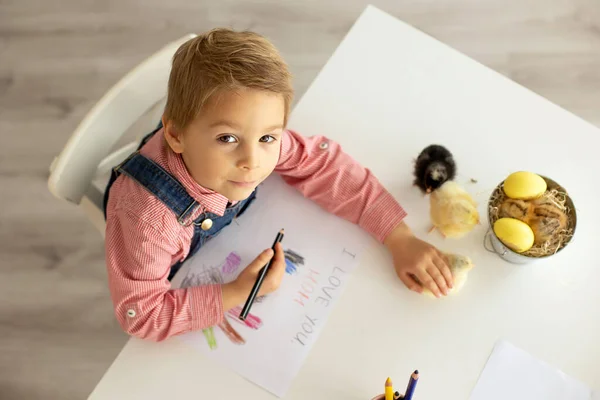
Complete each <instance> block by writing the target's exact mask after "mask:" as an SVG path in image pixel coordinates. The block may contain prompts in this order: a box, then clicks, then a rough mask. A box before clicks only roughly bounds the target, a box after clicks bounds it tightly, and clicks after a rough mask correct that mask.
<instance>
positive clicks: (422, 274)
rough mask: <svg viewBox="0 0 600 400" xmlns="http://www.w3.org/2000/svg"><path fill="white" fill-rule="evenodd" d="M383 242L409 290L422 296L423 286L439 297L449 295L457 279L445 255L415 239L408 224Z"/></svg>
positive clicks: (399, 227) (402, 225) (394, 231)
mask: <svg viewBox="0 0 600 400" xmlns="http://www.w3.org/2000/svg"><path fill="white" fill-rule="evenodd" d="M384 243H385V245H386V247H387V248H388V249H389V250H390V252H391V253H392V257H393V260H394V267H395V269H396V273H397V274H398V277H400V279H401V280H402V282H404V284H405V285H406V286H407V287H408V288H409V289H410V290H414V291H415V292H418V293H422V292H423V288H422V287H421V285H420V284H419V283H421V284H422V285H423V286H425V287H427V288H428V289H429V290H431V292H432V293H433V294H434V295H436V296H437V297H440V296H441V295H442V294H443V295H447V294H448V288H452V286H453V280H454V279H453V277H452V273H451V272H450V268H449V267H448V262H447V260H446V257H445V256H444V254H442V252H440V251H439V250H438V249H436V248H435V247H434V246H432V245H431V244H429V243H427V242H424V241H423V240H421V239H419V238H417V237H416V236H414V235H413V233H412V232H411V231H410V228H409V227H408V226H407V225H406V224H405V223H401V224H400V225H399V226H398V227H397V228H395V229H394V230H393V231H392V232H391V233H390V234H389V235H388V236H387V238H386V239H385V241H384ZM415 278H416V279H417V280H418V281H417V280H415Z"/></svg>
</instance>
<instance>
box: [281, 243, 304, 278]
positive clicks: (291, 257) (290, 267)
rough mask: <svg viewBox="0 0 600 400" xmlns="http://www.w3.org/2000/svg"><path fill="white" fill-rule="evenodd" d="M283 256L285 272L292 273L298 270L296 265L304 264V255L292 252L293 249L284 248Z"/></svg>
mask: <svg viewBox="0 0 600 400" xmlns="http://www.w3.org/2000/svg"><path fill="white" fill-rule="evenodd" d="M283 254H284V256H285V273H286V274H288V275H292V274H294V273H296V271H297V270H298V265H304V257H302V256H301V255H300V254H298V253H296V252H294V251H293V250H289V249H288V250H284V252H283Z"/></svg>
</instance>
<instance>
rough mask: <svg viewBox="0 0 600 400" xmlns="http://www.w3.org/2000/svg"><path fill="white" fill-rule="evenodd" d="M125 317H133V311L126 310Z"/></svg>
mask: <svg viewBox="0 0 600 400" xmlns="http://www.w3.org/2000/svg"><path fill="white" fill-rule="evenodd" d="M127 316H128V317H129V318H133V317H135V310H131V309H129V310H127Z"/></svg>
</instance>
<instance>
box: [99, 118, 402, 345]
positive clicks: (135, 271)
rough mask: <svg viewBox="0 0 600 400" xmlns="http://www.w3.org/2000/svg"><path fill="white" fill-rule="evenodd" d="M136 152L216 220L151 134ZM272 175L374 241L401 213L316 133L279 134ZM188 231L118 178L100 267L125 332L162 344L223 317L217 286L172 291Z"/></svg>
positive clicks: (206, 193) (213, 198)
mask: <svg viewBox="0 0 600 400" xmlns="http://www.w3.org/2000/svg"><path fill="white" fill-rule="evenodd" d="M141 154H142V155H144V156H146V157H148V158H150V159H152V160H154V161H155V162H157V163H158V164H159V165H160V166H162V167H163V168H165V169H166V170H167V171H168V172H169V173H170V174H171V175H173V176H174V177H175V178H176V179H177V180H179V182H181V184H182V185H183V186H184V187H185V188H186V190H187V192H188V193H189V194H190V195H191V196H192V197H193V198H194V199H195V200H196V201H198V203H199V204H201V207H198V210H197V211H196V212H195V214H194V215H193V216H192V217H193V218H197V217H198V216H199V215H200V214H201V213H202V212H204V211H208V212H212V213H215V214H217V215H223V213H224V212H225V208H226V206H227V202H228V199H227V198H225V197H224V196H222V195H220V194H219V193H216V192H214V191H211V190H208V189H206V188H203V187H202V186H200V185H199V184H198V183H196V182H195V181H194V180H193V178H192V177H191V175H190V174H189V173H188V171H187V169H186V167H185V164H184V163H183V160H182V158H181V156H180V155H178V154H176V153H174V152H173V151H172V150H171V149H170V148H169V146H168V145H167V144H166V141H165V139H164V131H163V130H160V131H159V132H157V133H156V134H155V135H154V137H153V138H152V139H150V141H148V143H147V144H146V145H145V146H144V147H143V148H142V150H141ZM275 172H277V173H279V174H280V175H281V177H282V178H283V179H284V180H285V181H286V182H287V183H288V184H290V185H292V186H293V187H295V188H296V189H298V190H299V191H300V192H301V193H302V194H303V195H304V196H305V197H307V198H310V199H312V200H313V201H315V202H316V203H318V204H319V205H320V206H321V207H323V208H324V209H326V210H327V211H329V212H331V213H334V214H335V215H338V216H339V217H342V218H345V219H347V220H349V221H351V222H353V223H356V224H358V225H359V226H361V227H362V228H363V229H365V230H366V231H367V232H369V233H370V234H371V235H373V236H374V237H375V238H377V239H378V240H379V241H383V240H384V239H385V237H386V236H387V235H388V233H389V232H390V231H391V230H392V229H393V228H395V227H396V226H397V225H398V224H399V223H400V222H401V220H402V219H403V218H404V217H405V216H406V212H405V211H404V210H403V209H402V207H401V206H400V205H399V204H398V202H397V201H396V200H395V199H394V197H393V196H392V195H391V194H390V193H389V192H388V191H386V190H385V189H384V188H383V186H382V185H381V184H380V183H379V181H378V180H377V179H376V178H375V176H374V175H373V174H372V173H371V172H370V171H369V170H368V169H366V168H364V167H362V166H360V165H359V164H358V163H357V162H356V161H354V160H353V159H352V158H351V157H350V156H348V155H347V154H346V153H344V152H343V151H342V149H341V147H340V146H339V144H337V143H335V142H333V141H331V140H328V139H327V138H325V137H323V136H313V137H310V138H306V137H303V136H301V135H299V134H298V133H296V132H294V131H290V130H288V131H285V132H284V135H283V138H282V144H281V154H280V157H279V162H278V164H277V167H276V168H275ZM193 233H194V228H193V225H191V226H187V227H186V226H182V225H180V224H179V223H178V222H177V218H176V216H175V214H174V213H173V212H172V211H171V210H170V209H168V208H167V207H166V206H165V205H164V204H163V203H162V202H161V201H160V200H158V199H157V198H156V197H154V196H153V195H152V194H150V193H149V192H148V191H147V190H146V189H144V188H143V187H142V186H141V185H139V184H138V183H136V182H135V181H133V180H132V179H130V178H128V177H126V176H124V175H121V176H119V178H117V180H116V181H115V182H114V184H113V186H112V187H111V191H110V197H109V201H108V205H107V221H106V262H107V268H108V281H109V287H110V292H111V296H112V300H113V303H114V308H115V314H116V317H117V319H118V321H119V323H120V324H121V326H122V327H123V329H124V330H125V331H126V332H127V333H128V334H130V335H133V336H137V337H141V338H147V339H151V340H156V341H160V340H164V339H166V338H168V337H171V336H173V335H178V334H182V333H185V332H188V331H192V330H199V329H203V328H206V327H209V326H214V325H216V324H218V323H219V322H221V321H222V319H223V314H224V312H223V304H222V294H221V287H220V285H206V286H198V287H189V288H185V289H172V288H171V284H170V282H169V281H168V280H167V277H168V275H169V271H170V267H171V265H173V264H175V263H176V262H177V261H181V260H183V259H185V258H186V257H187V255H188V251H189V248H190V243H191V240H192V236H193Z"/></svg>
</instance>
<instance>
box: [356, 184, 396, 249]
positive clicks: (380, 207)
mask: <svg viewBox="0 0 600 400" xmlns="http://www.w3.org/2000/svg"><path fill="white" fill-rule="evenodd" d="M406 215H407V213H406V211H405V210H404V209H403V208H402V206H400V204H398V202H397V201H396V199H395V198H394V196H392V195H391V194H390V193H389V192H387V191H384V192H383V193H381V195H380V196H379V199H377V201H376V202H375V204H373V205H372V206H371V207H370V208H369V209H368V210H367V211H366V212H365V214H364V215H363V217H362V218H361V219H360V221H359V225H360V226H361V227H362V228H363V229H364V230H366V231H367V232H369V233H370V234H371V235H373V236H374V237H375V238H376V239H377V240H379V241H380V242H381V243H383V241H384V240H385V238H386V237H387V236H388V235H389V234H390V232H391V231H393V230H394V228H396V227H397V226H398V224H400V222H402V220H403V219H404V218H405V217H406Z"/></svg>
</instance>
